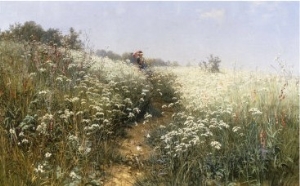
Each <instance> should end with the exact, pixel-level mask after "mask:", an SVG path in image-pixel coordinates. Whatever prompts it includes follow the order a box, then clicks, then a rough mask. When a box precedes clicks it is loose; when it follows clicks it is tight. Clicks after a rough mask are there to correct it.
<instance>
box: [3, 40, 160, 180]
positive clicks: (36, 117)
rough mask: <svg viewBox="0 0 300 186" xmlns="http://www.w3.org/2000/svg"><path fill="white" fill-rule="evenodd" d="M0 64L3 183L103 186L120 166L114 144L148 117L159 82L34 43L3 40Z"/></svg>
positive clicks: (125, 65) (109, 62) (110, 63)
mask: <svg viewBox="0 0 300 186" xmlns="http://www.w3.org/2000/svg"><path fill="white" fill-rule="evenodd" d="M0 59H1V64H0V65H1V66H0V87H1V89H0V104H1V106H0V113H1V118H0V122H1V125H0V132H1V136H0V140H1V142H2V145H1V147H0V153H1V154H0V157H1V159H0V172H1V173H0V182H1V183H2V184H3V185H39V186H40V185H65V184H73V185H84V184H88V183H90V184H96V185H99V184H101V183H103V181H104V179H106V176H105V175H106V174H105V168H106V167H107V166H110V165H111V164H112V163H121V161H122V157H121V155H119V154H118V149H117V148H116V147H118V144H117V142H116V141H115V139H116V138H119V137H123V136H124V134H125V133H124V129H125V128H126V127H128V125H131V123H134V122H135V121H136V120H137V119H138V118H142V119H143V118H144V117H143V116H144V115H145V114H148V115H149V113H148V110H147V109H148V107H149V103H150V100H151V97H152V95H154V94H156V90H153V83H154V82H155V81H153V82H152V83H151V81H150V77H149V76H147V75H146V74H145V73H143V72H141V71H139V70H138V69H137V68H135V67H133V66H132V65H131V64H128V63H126V62H123V61H112V60H109V59H108V58H97V57H93V56H91V55H90V54H87V53H85V52H83V51H72V50H69V49H68V48H67V47H64V48H57V47H56V46H55V45H52V44H51V45H45V44H41V43H38V42H36V41H32V42H11V41H1V42H0ZM157 86H158V85H155V87H157ZM162 86H163V85H162Z"/></svg>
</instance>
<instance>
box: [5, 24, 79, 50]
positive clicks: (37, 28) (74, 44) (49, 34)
mask: <svg viewBox="0 0 300 186" xmlns="http://www.w3.org/2000/svg"><path fill="white" fill-rule="evenodd" d="M80 34H81V33H80V32H77V31H75V29H74V28H73V27H71V28H70V29H69V33H68V34H66V35H63V34H62V32H61V31H60V30H59V29H54V28H49V29H48V30H45V29H43V27H42V26H41V25H39V24H37V23H35V22H34V21H26V22H25V23H24V24H21V23H15V24H13V25H10V26H9V29H8V30H5V31H1V33H0V40H13V41H37V42H41V43H44V44H55V45H57V46H58V47H61V46H64V47H68V48H70V49H75V50H77V49H82V48H83V42H82V41H81V40H80V39H79V36H80Z"/></svg>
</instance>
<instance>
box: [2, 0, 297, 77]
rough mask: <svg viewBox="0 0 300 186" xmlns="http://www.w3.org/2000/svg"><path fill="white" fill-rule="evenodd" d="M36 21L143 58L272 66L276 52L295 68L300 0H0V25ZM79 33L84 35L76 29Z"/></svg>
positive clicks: (96, 46) (97, 45)
mask: <svg viewBox="0 0 300 186" xmlns="http://www.w3.org/2000/svg"><path fill="white" fill-rule="evenodd" d="M25 21H35V22H36V23H37V24H40V25H41V26H42V27H43V28H44V29H48V28H58V29H60V30H61V31H63V32H67V31H68V29H69V28H70V27H74V28H75V30H77V31H79V30H81V31H82V32H83V33H86V35H87V37H84V38H83V39H86V38H87V39H89V40H90V46H91V47H92V48H93V49H108V50H112V51H114V52H116V53H119V54H122V53H123V52H132V51H134V50H138V49H141V50H143V51H144V53H145V57H147V56H148V57H155V58H162V59H163V60H170V61H175V60H176V61H178V62H180V64H186V63H188V62H190V63H192V64H198V63H199V61H202V60H205V59H206V58H207V57H208V56H209V54H214V55H216V56H219V57H220V58H221V59H222V63H221V66H226V67H232V66H233V63H236V65H237V67H243V68H252V69H254V68H255V67H260V68H261V69H271V67H270V66H271V65H273V66H275V67H278V65H277V64H276V63H275V62H274V59H275V57H276V56H281V59H282V60H283V61H285V62H286V63H287V65H288V67H293V68H294V71H297V72H299V2H297V1H293V2H285V1H275V2H269V1H267V2H262V1H249V2H245V1H232V2H231V1H228V2H227V1H220V2H215V1H210V2H208V1H207V2H205V1H191V2H184V1H165V2H159V1H152V2H146V1H131V2H125V1H119V2H117V1H116V2H110V1H91V2H85V1H82V2H80V1H67V2H60V1H56V2H55V1H49V2H45V1H40V2H39V1H33V2H23V1H21V2H11V1H8V2H3V1H0V29H1V30H2V31H3V30H6V29H8V27H9V25H11V24H14V23H16V22H19V23H24V22H25ZM82 36H84V34H83V35H82Z"/></svg>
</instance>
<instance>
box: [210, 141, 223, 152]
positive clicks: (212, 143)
mask: <svg viewBox="0 0 300 186" xmlns="http://www.w3.org/2000/svg"><path fill="white" fill-rule="evenodd" d="M210 145H211V146H212V147H214V148H215V149H217V150H220V149H221V143H219V142H217V141H212V142H211V143H210Z"/></svg>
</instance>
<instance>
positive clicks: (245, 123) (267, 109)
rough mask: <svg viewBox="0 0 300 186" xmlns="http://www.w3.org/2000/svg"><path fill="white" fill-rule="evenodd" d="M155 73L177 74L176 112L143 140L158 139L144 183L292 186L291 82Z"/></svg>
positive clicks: (271, 77)
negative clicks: (178, 103)
mask: <svg viewBox="0 0 300 186" xmlns="http://www.w3.org/2000/svg"><path fill="white" fill-rule="evenodd" d="M156 70H157V71H161V72H166V71H168V72H172V73H174V74H176V76H177V78H176V80H175V83H174V87H175V88H174V89H175V90H176V91H178V92H179V95H180V99H179V100H178V102H180V104H181V106H182V107H181V108H182V109H181V110H180V111H179V112H177V113H174V114H173V121H172V122H171V123H170V124H169V125H167V126H164V127H161V128H159V129H157V131H154V132H153V134H152V135H151V136H152V139H150V140H149V141H157V139H160V143H159V144H152V145H153V146H154V147H156V148H157V154H156V155H155V157H154V158H153V161H152V163H153V164H154V165H156V167H155V166H154V167H155V168H154V170H155V171H152V173H151V176H149V177H151V178H152V179H150V180H151V181H153V180H156V182H157V183H161V182H162V183H164V184H165V185H209V183H211V182H212V181H213V183H214V184H225V185H228V184H234V183H241V182H243V183H246V184H250V185H251V184H263V183H264V184H266V185H269V184H270V185H293V184H297V183H298V179H299V174H298V170H299V164H298V162H299V141H298V139H299V78H298V77H292V76H289V75H286V74H282V75H279V74H261V73H259V72H242V71H226V72H222V73H208V72H205V71H202V70H201V69H200V68H197V67H196V68H195V67H175V68H171V67H170V68H163V69H162V68H157V69H156ZM158 134H159V135H158ZM155 138H156V139H155ZM154 172H155V173H154ZM158 180H161V182H160V181H158ZM145 183H148V182H147V181H145V182H143V184H145Z"/></svg>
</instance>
